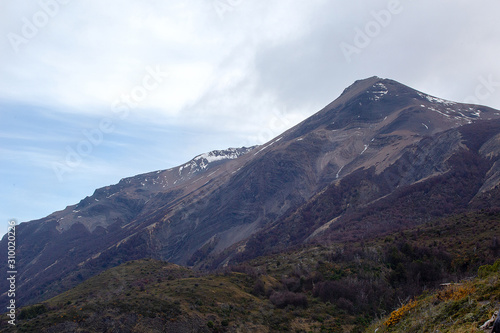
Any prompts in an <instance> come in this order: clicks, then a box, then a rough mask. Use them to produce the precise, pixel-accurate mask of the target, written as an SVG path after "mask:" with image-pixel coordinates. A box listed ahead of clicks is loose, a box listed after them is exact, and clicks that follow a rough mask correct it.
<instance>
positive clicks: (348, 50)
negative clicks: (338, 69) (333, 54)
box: [339, 0, 403, 63]
mask: <svg viewBox="0 0 500 333" xmlns="http://www.w3.org/2000/svg"><path fill="white" fill-rule="evenodd" d="M402 11H403V5H402V4H401V1H400V0H390V1H389V3H388V4H387V8H386V9H381V10H379V11H375V10H372V11H371V12H370V15H371V16H372V18H373V20H370V21H368V22H367V23H366V24H365V26H364V27H363V28H360V27H356V28H354V32H355V34H354V37H353V40H352V43H346V42H341V43H340V44H339V47H340V50H341V51H342V54H343V55H344V57H345V59H346V61H347V62H348V63H351V62H352V56H353V55H355V54H360V53H361V51H362V50H363V49H365V48H367V47H368V46H369V45H370V44H371V42H372V41H373V40H374V39H375V38H377V37H378V36H379V35H380V34H381V33H382V31H383V30H384V29H385V28H387V27H388V26H389V25H390V24H391V23H392V20H393V18H394V16H395V15H398V14H401V12H402Z"/></svg>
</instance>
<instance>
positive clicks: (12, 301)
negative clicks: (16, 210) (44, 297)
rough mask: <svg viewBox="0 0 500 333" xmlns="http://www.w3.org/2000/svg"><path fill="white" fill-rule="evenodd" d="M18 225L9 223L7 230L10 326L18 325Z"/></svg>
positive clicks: (8, 311) (8, 313)
mask: <svg viewBox="0 0 500 333" xmlns="http://www.w3.org/2000/svg"><path fill="white" fill-rule="evenodd" d="M16 225H17V221H16V220H14V219H12V220H10V221H9V226H8V230H7V241H8V243H7V272H6V273H7V281H9V290H7V292H6V294H7V297H8V298H9V303H8V306H7V313H6V315H7V317H9V320H8V323H9V324H10V325H13V326H15V325H16V280H17V262H16Z"/></svg>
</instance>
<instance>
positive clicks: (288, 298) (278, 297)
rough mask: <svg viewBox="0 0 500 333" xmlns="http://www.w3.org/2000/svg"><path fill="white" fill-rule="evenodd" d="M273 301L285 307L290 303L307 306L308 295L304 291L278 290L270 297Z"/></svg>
mask: <svg viewBox="0 0 500 333" xmlns="http://www.w3.org/2000/svg"><path fill="white" fill-rule="evenodd" d="M269 300H270V301H271V303H273V304H274V306H276V307H278V308H285V307H286V306H288V305H293V306H301V307H304V308H306V307H307V305H308V304H307V297H306V295H304V294H302V293H298V294H296V293H293V292H291V291H277V292H274V293H273V294H272V295H271V297H270V298H269Z"/></svg>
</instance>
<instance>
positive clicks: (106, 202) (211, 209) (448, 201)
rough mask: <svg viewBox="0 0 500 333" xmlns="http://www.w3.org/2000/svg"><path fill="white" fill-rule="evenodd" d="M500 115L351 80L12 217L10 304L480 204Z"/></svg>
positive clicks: (391, 226)
mask: <svg viewBox="0 0 500 333" xmlns="http://www.w3.org/2000/svg"><path fill="white" fill-rule="evenodd" d="M498 119H500V111H498V110H494V109H491V108H488V107H484V106H477V105H466V104H460V103H454V102H450V101H445V100H442V99H439V98H436V97H433V96H429V95H426V94H424V93H422V92H418V91H416V90H413V89H411V88H409V87H407V86H404V85H402V84H400V83H398V82H395V81H392V80H387V79H380V78H377V77H372V78H369V79H366V80H361V81H357V82H355V83H354V84H353V85H352V86H351V87H349V88H347V89H346V90H345V91H344V92H343V93H342V95H341V96H340V97H339V98H338V99H336V100H335V101H334V102H332V103H331V104H330V105H328V106H326V107H325V108H324V109H323V110H321V111H319V112H318V113H316V114H315V115H313V116H312V117H310V118H308V119H306V120H305V121H303V122H302V123H300V124H298V125H296V126H295V127H293V128H291V129H290V130H288V131H286V132H285V133H283V134H282V135H280V136H278V137H277V138H275V139H273V140H271V141H270V142H268V143H266V144H264V145H262V146H258V147H253V148H241V149H230V150H226V151H215V152H211V153H208V154H204V155H200V156H198V157H196V158H194V159H193V160H192V161H190V162H189V163H186V164H184V165H182V166H179V167H177V168H173V169H169V170H165V171H157V172H153V173H148V174H144V175H138V176H135V177H131V178H127V179H124V180H122V181H120V183H118V184H116V185H112V186H108V187H105V188H102V189H98V190H96V192H95V193H94V194H93V195H92V196H90V197H87V198H85V199H84V200H82V201H81V202H80V203H78V204H77V205H75V206H70V207H67V208H66V209H65V210H63V211H60V212H56V213H53V214H51V215H49V216H47V217H46V218H43V219H40V220H37V221H31V222H28V223H22V224H21V225H19V226H18V229H17V232H18V234H17V239H18V258H19V259H18V260H19V266H20V267H22V270H20V273H19V282H18V284H19V285H18V286H19V290H22V293H21V294H20V296H19V301H20V302H21V303H25V304H26V303H31V302H34V301H39V300H43V299H47V298H49V297H51V296H54V295H56V294H58V293H59V292H61V291H64V290H67V289H68V288H70V287H72V286H74V285H76V284H77V283H79V282H81V281H83V280H85V279H87V278H89V277H90V276H93V275H95V274H96V273H98V272H100V271H102V270H104V269H105V268H108V267H113V266H116V265H118V264H120V263H122V262H125V261H128V260H132V259H140V258H156V259H161V260H167V261H170V262H174V263H177V264H181V265H190V266H196V267H207V266H211V267H218V266H224V265H227V264H228V263H229V262H231V261H233V262H235V261H242V260H246V259H250V258H253V257H255V256H257V255H263V254H267V253H272V252H279V251H281V250H283V249H286V248H289V247H290V246H295V245H300V244H304V243H308V242H315V241H316V242H317V241H320V242H324V241H328V240H348V239H361V238H366V237H370V236H374V235H376V234H380V233H384V232H388V231H391V230H395V229H398V228H405V227H409V226H413V225H417V224H420V223H424V222H426V221H428V220H429V219H431V218H433V217H436V216H444V215H446V214H450V213H453V212H455V211H457V210H467V209H469V208H473V207H479V206H481V205H483V206H484V205H487V204H488V202H489V200H486V199H485V198H487V196H488V195H490V196H492V195H493V196H494V195H495V194H494V193H493V192H494V191H495V188H496V186H497V185H498V182H499V180H500V164H499V163H498V161H497V160H498V156H499V155H498V153H499V150H500V145H499V144H498V140H499V138H500V122H499V120H498ZM491 191H493V192H491ZM495 193H496V192H495ZM5 242H6V239H5V238H4V239H3V240H2V243H1V244H4V243H5ZM4 245H5V244H4ZM5 262H6V260H2V261H1V264H0V265H4V263H5ZM2 267H3V266H2ZM4 268H5V267H4ZM4 271H6V269H5V270H4ZM5 283H6V282H4V281H3V282H1V284H0V287H1V288H2V290H6V289H5V288H4V287H5V286H4V284H5ZM3 297H5V295H3Z"/></svg>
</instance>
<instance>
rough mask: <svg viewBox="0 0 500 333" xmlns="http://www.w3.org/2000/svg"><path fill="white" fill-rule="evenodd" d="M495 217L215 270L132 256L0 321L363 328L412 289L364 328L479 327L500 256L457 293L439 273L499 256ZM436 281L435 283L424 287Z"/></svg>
mask: <svg viewBox="0 0 500 333" xmlns="http://www.w3.org/2000/svg"><path fill="white" fill-rule="evenodd" d="M499 222H500V214H499V213H498V212H495V211H488V210H484V211H483V212H482V213H468V214H461V215H457V216H453V217H448V218H444V219H436V220H434V221H432V222H431V223H428V224H425V225H422V226H421V227H419V228H415V229H410V230H407V231H405V232H397V233H392V234H387V235H385V236H383V237H379V238H375V239H373V240H371V241H367V242H348V243H344V244H339V243H337V244H330V245H328V246H322V245H310V246H307V247H303V248H297V249H294V250H291V249H290V250H288V251H286V252H283V253H280V254H277V255H272V256H266V257H260V258H256V259H254V260H251V261H249V262H246V263H244V264H242V265H238V266H232V267H227V268H225V269H224V270H219V271H218V272H212V273H207V272H205V273H203V272H199V271H194V270H192V269H188V268H185V267H182V266H178V265H175V264H170V263H166V262H161V261H156V260H150V259H148V260H139V261H132V262H127V263H125V264H122V265H120V266H118V267H115V268H112V269H109V270H106V271H104V272H103V273H101V274H99V275H97V276H95V277H93V278H90V279H89V280H87V281H85V282H83V283H81V284H79V285H78V286H77V287H75V288H73V289H71V290H69V291H67V292H65V293H62V294H61V295H59V296H56V297H54V298H52V299H50V300H47V301H45V302H43V303H40V304H35V305H32V306H28V307H25V308H23V309H20V310H19V311H18V323H17V324H18V325H17V327H16V328H15V330H14V328H12V327H10V325H8V324H7V323H6V322H5V321H4V322H2V323H1V324H0V330H1V331H2V332H14V331H15V332H17V331H21V332H88V331H90V332H108V331H109V332H112V331H117V332H164V331H167V332H279V331H287V332H289V331H292V332H363V331H365V329H366V328H367V326H368V325H369V324H370V323H371V322H372V321H373V320H374V319H375V318H378V317H379V316H380V315H381V314H383V313H390V312H391V311H393V310H395V309H397V308H399V307H400V302H402V301H403V302H404V301H405V300H407V301H408V300H410V299H417V300H418V301H417V303H418V304H417V305H418V307H417V306H415V307H414V308H412V309H411V311H412V312H410V311H406V308H405V309H403V311H399V312H401V313H402V314H403V315H404V316H401V318H400V320H399V321H398V322H397V323H394V324H391V325H389V326H387V325H385V326H384V322H385V321H387V320H388V318H385V319H384V320H382V321H380V322H375V323H373V325H372V326H371V327H370V330H368V331H367V332H373V331H374V330H375V329H376V328H378V329H379V331H380V330H381V329H387V328H389V329H391V330H392V329H394V330H396V331H398V332H418V331H419V330H418V329H415V330H413V328H412V329H409V327H417V326H415V325H417V324H418V325H420V326H418V327H434V328H439V329H440V331H442V332H444V331H453V330H451V328H454V329H456V328H458V327H459V326H460V327H462V326H461V325H462V324H464V325H465V324H466V325H465V326H463V327H466V328H472V327H476V326H478V323H481V322H484V321H486V319H488V318H489V316H491V312H492V311H493V309H494V308H496V307H498V305H500V298H499V295H500V289H499V288H500V284H499V281H500V279H499V278H500V272H498V263H497V264H496V266H491V267H488V266H484V267H483V268H480V269H479V271H480V280H477V281H476V282H474V283H473V284H465V285H464V286H465V287H467V288H465V289H464V290H462V289H460V288H459V289H457V291H456V293H455V289H453V288H454V287H442V286H441V284H442V283H456V282H460V281H461V280H462V279H463V278H465V277H467V278H470V277H472V276H475V275H476V272H477V270H478V268H479V267H480V266H481V265H485V264H488V263H493V262H494V260H495V259H494V258H496V257H498V255H499V252H500V246H499V245H498V239H496V236H497V235H499V234H500V223H499ZM495 239H496V242H495ZM457 287H460V286H457ZM433 290H436V292H437V294H429V292H430V291H433ZM460 290H462V291H460ZM422 292H424V296H419V295H421V293H422ZM435 295H441V296H439V297H440V298H436V297H438V296H435ZM459 296H460V297H459ZM467 297H472V298H471V299H472V300H473V302H472V303H470V302H469V301H468V300H469V298H467ZM455 298H457V299H455ZM434 306H435V307H434ZM430 307H431V308H430ZM417 309H418V311H419V312H418V316H417V319H415V312H414V311H417ZM469 313H470V315H468V314H469ZM448 317H451V318H452V319H448ZM398 318H399V317H398ZM418 318H421V320H420V319H418ZM464 318H465V319H464ZM426 331H435V330H434V329H433V330H426ZM453 332H455V331H453ZM457 332H460V330H458V331H457ZM462 332H473V331H470V330H469V331H468V330H467V329H465V330H462Z"/></svg>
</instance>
